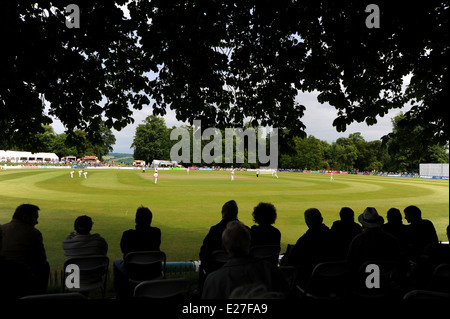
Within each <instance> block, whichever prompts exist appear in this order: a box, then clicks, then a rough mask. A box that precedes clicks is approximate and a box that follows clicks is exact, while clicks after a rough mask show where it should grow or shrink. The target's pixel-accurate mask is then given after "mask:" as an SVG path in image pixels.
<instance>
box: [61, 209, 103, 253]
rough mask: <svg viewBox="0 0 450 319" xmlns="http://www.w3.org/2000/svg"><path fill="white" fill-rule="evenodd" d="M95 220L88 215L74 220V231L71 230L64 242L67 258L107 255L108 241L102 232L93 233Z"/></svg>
mask: <svg viewBox="0 0 450 319" xmlns="http://www.w3.org/2000/svg"><path fill="white" fill-rule="evenodd" d="M93 225H94V222H93V221H92V218H91V217H89V216H86V215H83V216H79V217H77V218H76V219H75V222H74V226H73V227H74V230H75V231H74V232H71V233H70V234H69V235H68V236H67V237H66V238H64V240H63V242H62V248H63V250H64V255H65V256H66V258H71V257H80V256H92V255H105V256H106V253H107V252H108V243H107V242H106V240H105V239H104V238H103V237H102V236H100V234H91V230H92V226H93Z"/></svg>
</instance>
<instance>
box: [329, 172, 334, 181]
mask: <svg viewBox="0 0 450 319" xmlns="http://www.w3.org/2000/svg"><path fill="white" fill-rule="evenodd" d="M331 181H334V178H333V172H331V174H330V182H331Z"/></svg>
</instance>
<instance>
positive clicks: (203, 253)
mask: <svg viewBox="0 0 450 319" xmlns="http://www.w3.org/2000/svg"><path fill="white" fill-rule="evenodd" d="M221 215H222V220H221V221H220V222H219V223H218V224H216V225H214V226H211V228H210V229H209V232H208V234H206V236H205V238H204V239H203V244H202V246H201V247H200V254H199V255H200V270H199V280H198V288H199V292H200V293H201V291H202V288H203V283H204V281H205V276H206V275H207V274H209V273H210V272H212V271H214V270H216V269H218V268H219V267H220V266H221V265H220V264H217V263H215V262H214V260H212V258H211V257H212V253H213V252H214V251H216V250H221V249H222V233H223V231H224V230H225V228H226V226H227V224H228V223H229V222H230V221H233V220H237V218H238V206H237V203H236V202H235V201H234V200H230V201H228V202H226V203H225V204H223V206H222V211H221Z"/></svg>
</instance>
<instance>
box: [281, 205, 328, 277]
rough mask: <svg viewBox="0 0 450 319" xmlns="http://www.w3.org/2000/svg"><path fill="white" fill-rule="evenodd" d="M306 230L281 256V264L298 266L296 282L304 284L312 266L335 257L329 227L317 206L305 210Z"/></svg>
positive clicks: (309, 275)
mask: <svg viewBox="0 0 450 319" xmlns="http://www.w3.org/2000/svg"><path fill="white" fill-rule="evenodd" d="M305 222H306V225H307V226H308V230H307V231H306V233H305V234H303V235H302V236H301V237H300V238H299V239H298V240H297V242H296V244H295V245H294V246H293V247H292V249H291V250H290V251H289V252H287V253H286V255H285V256H284V257H283V259H282V262H281V264H282V265H283V266H295V267H297V268H298V282H299V284H300V285H301V286H304V285H305V284H306V283H307V282H308V280H309V278H310V277H311V274H312V271H313V269H314V267H315V266H316V265H317V264H319V263H321V262H326V261H331V260H334V259H335V258H336V257H335V256H336V255H335V249H334V243H333V238H332V235H331V231H330V229H329V228H328V227H327V226H326V225H325V224H323V218H322V214H321V213H320V211H319V210H318V209H317V208H309V209H307V210H306V211H305Z"/></svg>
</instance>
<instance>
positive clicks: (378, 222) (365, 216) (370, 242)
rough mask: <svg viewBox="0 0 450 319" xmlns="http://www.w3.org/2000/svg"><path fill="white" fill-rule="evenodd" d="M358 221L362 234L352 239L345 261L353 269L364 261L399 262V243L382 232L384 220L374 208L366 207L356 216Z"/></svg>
mask: <svg viewBox="0 0 450 319" xmlns="http://www.w3.org/2000/svg"><path fill="white" fill-rule="evenodd" d="M358 221H359V223H360V224H361V225H362V227H363V232H362V233H361V234H359V235H357V236H355V238H353V240H352V242H351V243H350V247H349V251H348V255H347V260H348V261H349V262H350V263H351V265H352V266H353V267H355V269H358V267H359V266H360V265H361V264H363V263H364V262H366V261H372V260H382V261H396V262H400V261H401V259H402V257H401V251H400V243H399V241H398V240H397V238H395V237H394V236H393V235H391V234H389V233H386V232H384V231H383V230H382V225H383V224H384V219H383V217H381V216H380V215H378V212H377V210H376V209H375V208H374V207H367V208H366V209H365V210H364V212H363V213H362V214H361V215H359V216H358Z"/></svg>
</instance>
